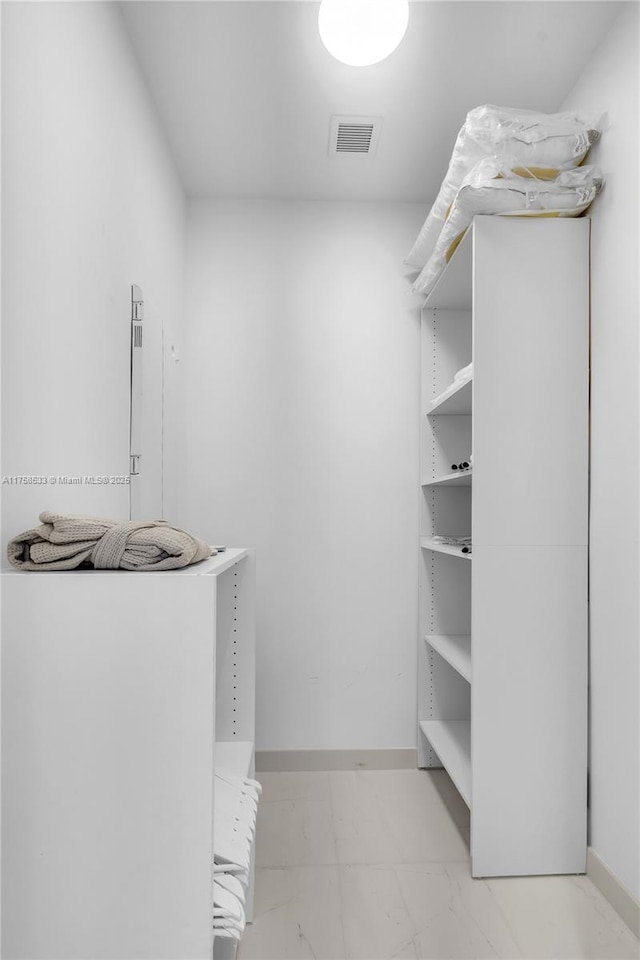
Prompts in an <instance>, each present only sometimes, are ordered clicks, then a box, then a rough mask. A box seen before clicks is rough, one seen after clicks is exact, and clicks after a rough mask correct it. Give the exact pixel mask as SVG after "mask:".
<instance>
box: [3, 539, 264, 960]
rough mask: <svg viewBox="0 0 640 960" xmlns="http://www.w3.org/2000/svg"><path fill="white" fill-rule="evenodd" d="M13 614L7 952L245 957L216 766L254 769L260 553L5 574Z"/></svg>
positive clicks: (6, 665) (6, 660)
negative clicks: (227, 877) (221, 856)
mask: <svg viewBox="0 0 640 960" xmlns="http://www.w3.org/2000/svg"><path fill="white" fill-rule="evenodd" d="M2 615H3V631H2V633H3V650H2V657H3V659H2V755H3V784H2V786H3V820H2V829H3V833H2V841H3V898H4V908H5V909H4V911H3V955H6V956H11V957H14V958H16V960H17V958H26V957H30V958H47V960H48V958H50V957H71V956H75V957H83V958H86V960H89V958H93V957H111V958H114V960H116V958H120V960H125V958H126V960H130V958H131V957H138V958H147V960H151V958H154V960H157V958H158V957H163V956H164V957H189V958H194V960H198V958H201V960H205V958H206V960H211V958H212V957H213V956H215V957H218V956H220V957H229V956H233V952H234V951H233V944H232V942H231V941H228V940H227V941H225V940H223V939H222V938H220V939H219V938H215V943H214V935H213V929H212V896H213V869H212V864H213V857H214V852H215V848H216V847H215V844H216V839H215V836H214V828H213V822H214V816H213V814H214V809H215V802H216V800H215V778H214V772H215V770H216V768H219V767H222V768H224V769H226V770H229V771H231V772H236V773H238V774H240V775H241V776H247V775H252V774H253V770H254V726H255V712H254V703H255V558H254V554H253V551H250V550H245V549H229V550H227V551H225V552H224V553H221V554H218V555H217V556H215V557H212V558H210V559H209V560H205V561H203V562H202V563H199V564H195V565H193V566H191V567H186V568H185V569H183V570H180V571H171V572H169V571H167V572H155V573H127V572H125V571H119V570H116V571H96V570H83V571H73V572H64V573H55V572H48V573H22V572H18V571H13V570H11V571H4V572H3V610H2ZM248 901H249V902H248V910H249V913H250V910H251V896H249V898H248Z"/></svg>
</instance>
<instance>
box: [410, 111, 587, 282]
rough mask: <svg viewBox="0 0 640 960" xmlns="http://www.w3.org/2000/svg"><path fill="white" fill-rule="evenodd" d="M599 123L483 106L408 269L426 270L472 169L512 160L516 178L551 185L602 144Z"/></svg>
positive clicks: (470, 122)
mask: <svg viewBox="0 0 640 960" xmlns="http://www.w3.org/2000/svg"><path fill="white" fill-rule="evenodd" d="M601 126H602V124H601V120H595V119H593V118H591V119H589V118H586V117H583V116H581V115H579V114H577V113H535V112H533V111H530V110H518V109H515V108H513V107H495V106H492V105H490V104H485V105H484V106H481V107H476V108H475V109H474V110H471V111H470V112H469V113H468V114H467V118H466V120H465V122H464V125H463V127H462V129H461V130H460V133H459V134H458V137H457V140H456V143H455V146H454V148H453V154H452V156H451V161H450V163H449V169H448V170H447V175H446V177H445V179H444V181H443V183H442V186H441V188H440V192H439V193H438V196H437V198H436V201H435V203H434V204H433V207H432V208H431V211H430V213H429V216H428V217H427V219H426V221H425V223H424V226H423V227H422V230H421V231H420V233H419V235H418V238H417V240H416V242H415V244H414V245H413V249H412V250H411V253H410V254H409V256H408V257H407V258H406V263H408V264H410V265H411V266H413V267H418V268H422V267H423V266H424V265H425V263H426V262H427V260H428V259H429V257H430V256H431V253H432V252H433V249H434V247H435V245H436V243H437V240H438V237H439V235H440V231H441V230H442V226H443V224H444V221H445V218H446V214H447V210H448V209H449V207H450V205H451V204H452V203H453V200H454V199H455V196H456V193H457V192H458V189H459V188H460V186H461V185H462V183H463V181H464V179H465V177H467V176H468V174H469V173H470V171H471V170H472V169H473V167H474V166H475V165H476V164H477V163H478V161H479V160H482V159H483V158H485V157H490V156H497V157H505V156H509V157H511V158H513V164H514V172H515V173H517V174H520V175H523V174H524V175H525V176H527V175H529V172H530V173H531V174H532V175H534V176H535V177H537V178H538V179H539V180H552V179H554V178H556V177H557V176H558V175H559V174H560V173H561V172H562V171H564V170H570V169H571V168H572V167H576V166H578V165H579V164H581V163H582V162H583V160H584V159H585V157H586V155H587V153H588V152H589V148H590V147H591V146H592V144H594V143H596V142H597V141H598V140H599V139H600V130H601Z"/></svg>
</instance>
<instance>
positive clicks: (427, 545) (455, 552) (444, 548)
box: [420, 537, 473, 560]
mask: <svg viewBox="0 0 640 960" xmlns="http://www.w3.org/2000/svg"><path fill="white" fill-rule="evenodd" d="M420 546H421V547H422V549H423V550H435V551H436V553H448V554H449V555H450V556H452V557H460V559H461V560H471V557H472V556H473V554H471V553H462V551H461V549H460V547H452V546H451V545H450V544H448V543H434V541H433V540H432V539H431V537H420Z"/></svg>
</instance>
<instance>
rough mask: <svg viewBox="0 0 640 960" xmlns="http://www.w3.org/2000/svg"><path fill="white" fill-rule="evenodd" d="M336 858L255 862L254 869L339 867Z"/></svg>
mask: <svg viewBox="0 0 640 960" xmlns="http://www.w3.org/2000/svg"><path fill="white" fill-rule="evenodd" d="M339 866H340V863H339V862H338V861H337V860H324V861H322V862H318V861H317V860H314V861H312V862H310V861H308V860H307V861H305V862H304V863H257V864H256V870H304V869H305V868H306V867H312V868H314V869H317V868H318V867H339Z"/></svg>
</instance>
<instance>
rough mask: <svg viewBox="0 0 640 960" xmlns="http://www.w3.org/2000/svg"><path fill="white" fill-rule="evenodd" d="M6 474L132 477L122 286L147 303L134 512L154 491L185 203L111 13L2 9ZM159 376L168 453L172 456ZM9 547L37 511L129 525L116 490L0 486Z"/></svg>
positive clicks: (156, 511)
mask: <svg viewBox="0 0 640 960" xmlns="http://www.w3.org/2000/svg"><path fill="white" fill-rule="evenodd" d="M2 27H3V30H2V34H3V36H2V40H3V46H2V68H3V77H2V80H3V83H2V94H3V97H2V147H3V155H2V162H3V177H2V200H3V211H2V215H3V217H2V241H3V243H2V246H3V290H2V313H3V331H2V348H3V368H2V370H3V404H2V408H3V410H2V426H3V458H2V474H3V475H4V476H12V475H18V476H29V475H36V476H45V477H48V476H50V475H54V476H57V475H63V476H77V475H80V476H85V475H108V476H110V475H113V476H118V475H128V472H129V386H128V383H129V349H130V347H129V338H130V305H129V301H130V285H131V283H137V284H139V285H140V286H141V287H142V288H143V291H144V294H145V297H146V301H147V304H146V306H147V312H146V319H145V340H146V342H145V370H144V390H145V400H144V406H145V415H144V424H143V432H144V441H143V442H144V451H143V456H144V469H145V475H146V477H147V478H148V481H147V480H146V481H145V490H144V496H143V510H144V512H145V513H146V514H147V515H151V516H154V517H156V516H158V515H160V513H161V511H162V506H163V500H164V507H165V514H166V515H167V516H169V515H171V514H173V515H175V512H176V495H177V490H176V482H175V479H174V478H173V477H172V476H170V475H169V476H168V477H167V478H166V482H165V485H164V490H163V489H162V476H161V475H162V470H161V467H162V449H163V436H162V422H163V410H162V379H163V376H162V373H163V371H162V366H163V353H162V328H163V326H164V328H165V339H166V340H167V342H169V343H170V342H172V341H174V340H175V339H176V337H177V336H178V334H179V326H180V321H181V310H182V296H183V289H182V283H183V248H184V202H183V197H182V191H181V188H180V185H179V183H178V181H177V179H176V176H175V174H174V171H173V168H172V165H171V161H170V159H169V156H168V153H167V150H166V147H165V143H164V140H163V138H162V135H161V134H160V132H159V128H158V125H157V122H156V118H155V114H154V112H153V109H152V107H151V104H150V100H149V98H148V95H147V92H146V89H145V87H144V86H143V84H142V82H141V80H140V77H139V75H138V70H137V66H136V63H135V60H134V58H133V55H132V52H131V49H130V46H129V41H128V39H127V36H126V33H125V31H124V27H123V24H122V22H121V17H120V12H119V10H118V7H117V5H116V4H113V3H101V2H97V3H55V2H53V3H19V2H18V3H8V4H2ZM178 370H179V367H176V365H175V364H173V363H168V364H167V369H166V376H165V380H166V384H165V386H166V394H167V396H168V404H167V405H166V408H165V412H164V421H165V428H166V429H165V437H164V453H165V459H168V458H169V457H170V455H171V453H172V451H173V450H174V448H175V446H176V443H177V426H178V423H177V417H178V403H177V401H178V394H179V389H178V384H177V371H178ZM2 493H3V521H4V528H3V534H4V536H3V549H4V544H5V543H6V539H7V537H8V536H11V535H13V534H15V533H17V532H19V531H21V530H24V529H27V528H29V527H32V526H35V525H36V524H37V522H38V520H37V516H38V513H39V512H40V511H41V510H43V509H53V510H59V511H68V512H71V513H83V512H87V513H92V514H97V515H104V516H116V517H118V516H120V517H126V516H128V510H129V505H128V503H129V501H128V487H126V486H111V485H109V486H95V485H88V484H83V485H82V486H67V487H65V486H62V485H60V484H58V485H57V486H55V487H54V486H52V485H50V484H47V485H46V486H27V485H19V486H16V485H10V484H7V483H5V484H3V486H2Z"/></svg>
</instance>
